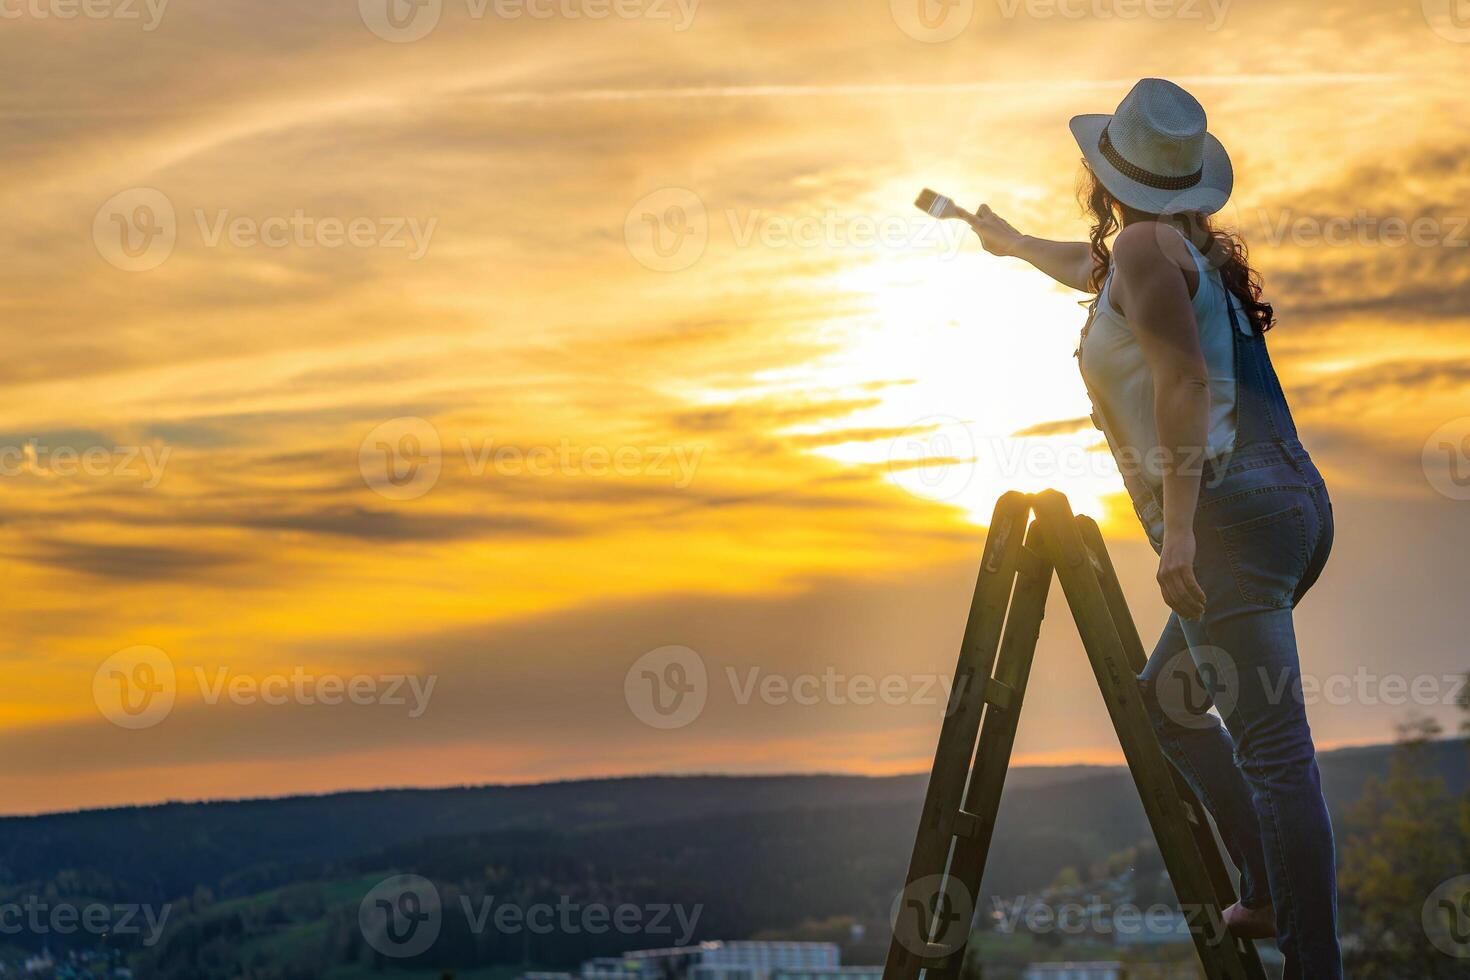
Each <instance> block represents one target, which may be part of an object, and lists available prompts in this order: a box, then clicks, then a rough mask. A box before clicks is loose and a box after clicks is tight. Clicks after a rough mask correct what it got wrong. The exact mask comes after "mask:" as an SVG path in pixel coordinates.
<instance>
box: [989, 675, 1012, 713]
mask: <svg viewBox="0 0 1470 980" xmlns="http://www.w3.org/2000/svg"><path fill="white" fill-rule="evenodd" d="M985 703H986V704H989V705H994V706H995V707H997V708H999V709H1000V710H1001V711H1010V710H1011V708H1013V707H1015V704H1016V689H1015V688H1014V687H1011V686H1010V685H1009V684H1004V683H1002V682H1000V681H998V680H996V679H995V678H994V677H992V678H990V679H989V680H987V681H986V682H985Z"/></svg>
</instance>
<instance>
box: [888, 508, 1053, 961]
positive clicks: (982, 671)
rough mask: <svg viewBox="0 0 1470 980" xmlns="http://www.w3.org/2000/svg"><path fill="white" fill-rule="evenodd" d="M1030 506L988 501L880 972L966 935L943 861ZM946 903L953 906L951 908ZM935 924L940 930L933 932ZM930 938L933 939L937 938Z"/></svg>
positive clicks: (969, 911)
mask: <svg viewBox="0 0 1470 980" xmlns="http://www.w3.org/2000/svg"><path fill="white" fill-rule="evenodd" d="M1030 511H1031V502H1030V499H1029V498H1028V497H1027V496H1026V495H1025V494H1021V493H1016V492H1011V493H1007V494H1005V495H1003V496H1002V497H1001V498H1000V500H998V501H997V502H996V505H995V513H994V515H993V516H992V518H991V525H990V531H989V533H988V534H987V535H986V539H985V550H984V552H983V553H982V555H981V560H980V570H979V573H978V575H977V577H976V581H975V594H974V600H973V602H972V603H971V606H970V614H969V618H968V619H967V620H966V623H965V633H964V639H963V640H962V642H961V645H960V654H959V660H958V663H957V665H956V667H955V676H954V685H953V688H952V691H951V694H950V701H949V704H948V706H947V707H946V709H945V715H944V723H943V725H942V726H941V728H940V732H939V744H938V746H937V747H936V749H935V752H934V766H933V768H932V769H931V771H930V774H929V786H928V789H927V790H926V791H925V795H924V808H923V810H922V812H921V813H920V817H919V831H918V833H917V834H916V835H915V837H914V849H913V853H912V855H911V856H910V859H909V869H908V873H907V875H906V876H905V878H904V887H903V890H902V892H900V894H899V896H898V899H897V901H896V903H895V907H894V910H893V913H894V914H893V938H892V941H891V942H890V943H889V946H888V960H887V963H886V965H885V967H884V980H915V978H917V977H918V975H919V971H920V970H921V969H923V968H924V967H925V966H927V965H928V964H930V963H932V962H935V961H936V960H939V959H942V958H943V957H945V956H947V955H948V954H949V953H951V952H953V950H954V946H955V945H956V944H958V943H960V942H961V941H960V939H959V937H968V935H969V930H970V925H971V923H972V921H973V919H974V899H973V897H971V896H966V895H964V894H963V893H958V894H956V893H955V892H954V891H953V886H952V885H950V882H949V880H948V877H947V876H946V874H945V869H946V864H947V861H948V858H949V854H950V844H951V841H952V840H953V838H954V825H955V820H956V815H957V814H958V813H959V812H960V810H961V809H962V807H961V802H962V795H963V793H964V791H965V785H966V782H967V780H968V777H969V773H970V766H971V759H972V757H973V755H974V751H975V740H976V737H977V736H978V733H979V730H980V719H981V716H982V712H983V709H984V706H985V700H984V699H985V694H986V688H987V686H988V684H989V681H990V674H991V671H992V670H994V668H995V658H996V655H997V650H998V647H999V644H1000V634H1001V624H1002V623H1003V622H1004V620H1005V614H1006V610H1007V608H1008V607H1009V605H1010V600H1011V590H1012V586H1013V584H1014V582H1015V578H1016V566H1017V562H1018V559H1019V556H1020V551H1021V545H1022V543H1023V537H1024V535H1025V531H1026V525H1027V518H1028V516H1029V515H1030ZM946 886H950V889H951V890H946ZM967 898H968V903H967V902H966V899H967ZM946 905H958V906H959V908H958V910H957V912H956V910H954V909H951V908H946ZM951 915H954V916H955V919H959V920H963V921H962V922H956V921H955V919H951V918H949V917H950V916H951ZM936 924H937V925H938V926H939V928H940V929H941V930H942V931H943V933H944V934H943V935H940V936H937V937H936V936H935V935H934V932H935V928H934V927H935V925H936ZM936 938H937V939H939V940H940V941H939V942H937V943H936V942H935V941H934V940H935V939H936ZM946 939H948V940H949V942H948V943H946V942H944V940H946Z"/></svg>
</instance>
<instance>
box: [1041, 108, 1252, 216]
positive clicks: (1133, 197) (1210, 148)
mask: <svg viewBox="0 0 1470 980" xmlns="http://www.w3.org/2000/svg"><path fill="white" fill-rule="evenodd" d="M1112 118H1113V117H1112V115H1111V114H1109V113H1095V114H1088V115H1083V116H1073V117H1072V121H1071V123H1069V124H1068V125H1069V126H1070V127H1071V130H1072V137H1073V138H1074V139H1075V140H1077V146H1078V148H1079V149H1081V150H1082V156H1083V158H1084V159H1086V160H1087V165H1088V166H1089V167H1091V168H1092V172H1093V173H1095V174H1097V179H1098V180H1100V181H1101V182H1102V185H1103V186H1104V187H1106V188H1107V189H1108V192H1109V193H1111V194H1112V195H1113V196H1114V197H1116V198H1117V199H1118V200H1119V201H1122V202H1123V203H1124V204H1126V205H1128V206H1129V207H1130V208H1137V209H1138V210H1140V211H1146V212H1148V213H1149V214H1178V213H1180V212H1183V211H1197V212H1200V213H1201V214H1214V213H1215V212H1216V211H1218V210H1220V209H1221V208H1223V207H1224V206H1225V202H1226V201H1227V200H1229V199H1230V191H1231V190H1232V189H1233V188H1234V187H1235V170H1234V168H1233V167H1231V166H1230V154H1228V153H1226V152H1225V146H1224V144H1222V143H1221V142H1220V141H1219V140H1218V139H1216V138H1215V137H1214V136H1213V135H1212V134H1210V133H1206V134H1205V148H1204V161H1203V170H1202V172H1201V173H1200V179H1199V183H1198V184H1195V185H1194V186H1193V187H1190V188H1187V189H1185V190H1182V191H1178V190H1163V189H1160V188H1158V187H1150V186H1149V185H1147V184H1143V183H1139V182H1138V181H1136V180H1134V179H1133V178H1131V177H1128V176H1126V175H1124V173H1123V172H1122V171H1120V170H1119V169H1118V168H1117V167H1114V166H1113V165H1112V164H1111V163H1108V161H1107V158H1105V157H1104V156H1103V155H1102V151H1101V150H1099V149H1098V146H1097V143H1098V140H1099V139H1100V138H1101V137H1102V132H1103V129H1104V127H1106V126H1107V124H1108V120H1109V119H1112Z"/></svg>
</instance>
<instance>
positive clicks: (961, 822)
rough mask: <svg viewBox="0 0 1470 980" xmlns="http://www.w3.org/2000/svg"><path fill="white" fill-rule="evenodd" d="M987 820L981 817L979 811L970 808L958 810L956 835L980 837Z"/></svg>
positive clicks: (955, 816) (955, 822)
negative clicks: (971, 810) (974, 811)
mask: <svg viewBox="0 0 1470 980" xmlns="http://www.w3.org/2000/svg"><path fill="white" fill-rule="evenodd" d="M984 826H985V822H984V821H983V820H982V819H980V815H979V814H978V813H971V812H970V811H969V810H958V811H956V812H955V815H954V833H955V836H956V837H978V836H979V834H980V831H981V829H982V828H983V827H984Z"/></svg>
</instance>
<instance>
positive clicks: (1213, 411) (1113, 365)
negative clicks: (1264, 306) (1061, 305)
mask: <svg viewBox="0 0 1470 980" xmlns="http://www.w3.org/2000/svg"><path fill="white" fill-rule="evenodd" d="M1179 237H1180V238H1184V236H1183V235H1182V234H1181V235H1180V236H1179ZM1184 242H1185V244H1186V245H1188V246H1189V254H1190V255H1192V256H1194V264H1195V268H1196V269H1197V270H1198V272H1199V286H1198V287H1197V288H1196V289H1195V293H1194V301H1193V303H1192V304H1191V305H1192V306H1193V307H1194V318H1195V321H1196V322H1197V323H1198V324H1199V342H1200V351H1201V353H1203V354H1204V359H1205V369H1206V371H1207V372H1208V374H1209V378H1210V415H1209V435H1208V437H1207V438H1206V443H1207V446H1206V455H1207V456H1208V457H1209V458H1211V459H1214V458H1216V457H1218V456H1222V455H1224V454H1226V453H1228V452H1230V451H1231V450H1232V449H1234V448H1235V344H1234V341H1233V340H1232V338H1231V336H1230V330H1231V324H1230V310H1229V307H1228V306H1226V291H1225V286H1224V284H1223V283H1222V282H1221V281H1220V274H1219V272H1217V271H1216V270H1215V269H1212V268H1210V265H1209V263H1208V262H1207V261H1206V260H1205V257H1204V256H1203V255H1201V254H1200V251H1199V249H1197V248H1195V247H1194V243H1192V242H1190V241H1189V240H1188V239H1187V238H1184ZM1112 284H1113V270H1112V269H1109V270H1108V275H1107V278H1106V279H1105V280H1104V281H1103V287H1102V293H1101V295H1100V296H1099V297H1098V301H1097V310H1096V312H1095V313H1094V314H1093V317H1092V320H1091V323H1090V324H1089V325H1088V327H1087V328H1086V329H1085V330H1084V331H1083V334H1082V344H1081V348H1080V357H1081V362H1082V374H1083V377H1084V378H1085V379H1086V381H1087V386H1088V388H1089V389H1091V390H1092V392H1093V395H1094V397H1096V398H1097V399H1098V400H1099V401H1101V402H1102V405H1101V406H1100V408H1101V409H1102V413H1103V416H1104V418H1106V419H1107V421H1108V426H1109V429H1110V430H1111V433H1112V436H1113V438H1114V440H1116V441H1117V442H1118V443H1119V445H1118V446H1117V447H1115V448H1116V449H1117V450H1118V451H1120V452H1128V453H1129V454H1130V460H1136V461H1138V463H1139V464H1140V466H1139V467H1138V468H1137V469H1138V472H1139V474H1140V475H1141V476H1142V477H1143V478H1144V479H1145V480H1147V481H1148V483H1149V484H1150V485H1151V486H1152V487H1153V488H1154V490H1155V491H1158V492H1160V494H1161V497H1160V499H1162V487H1163V473H1162V472H1161V471H1160V468H1159V462H1160V460H1159V458H1158V456H1159V454H1158V453H1157V451H1156V450H1157V448H1158V445H1159V430H1158V425H1157V424H1156V423H1155V421H1154V379H1153V372H1152V371H1150V370H1149V366H1148V362H1147V361H1145V360H1144V357H1143V350H1142V348H1140V347H1139V346H1138V341H1137V339H1136V338H1135V337H1134V336H1133V330H1132V328H1130V327H1129V326H1128V321H1127V320H1125V319H1124V318H1123V314H1121V313H1119V312H1118V310H1117V308H1116V307H1115V306H1113V301H1112ZM1242 327H1244V318H1242ZM1120 465H1122V461H1121V460H1120Z"/></svg>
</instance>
